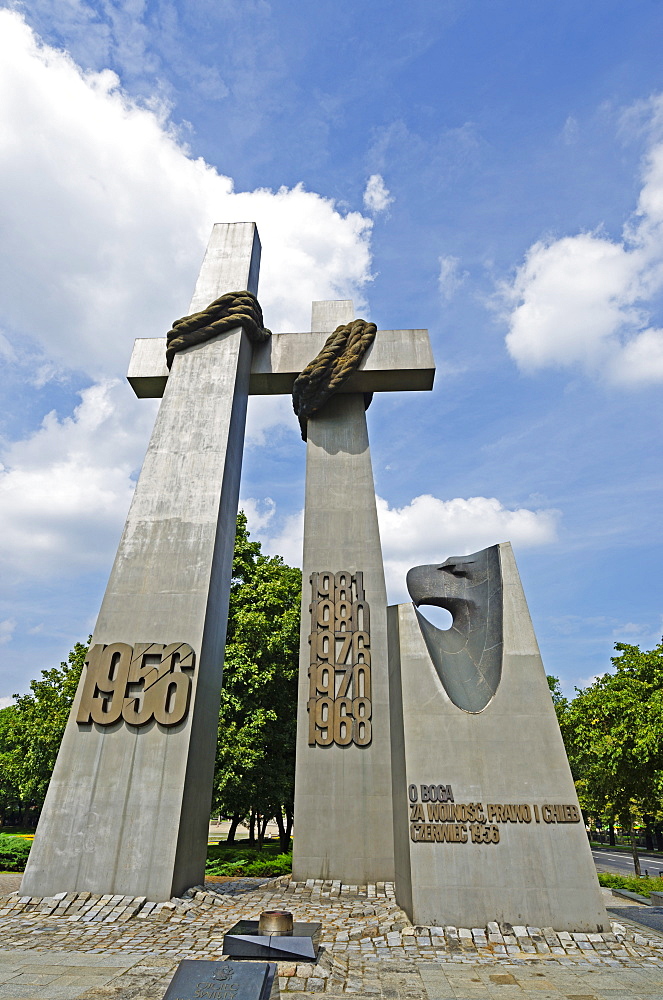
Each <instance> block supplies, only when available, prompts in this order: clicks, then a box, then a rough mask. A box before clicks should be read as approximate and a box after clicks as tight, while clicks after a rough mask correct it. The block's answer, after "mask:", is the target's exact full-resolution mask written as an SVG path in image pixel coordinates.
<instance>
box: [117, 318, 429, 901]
mask: <svg viewBox="0 0 663 1000" xmlns="http://www.w3.org/2000/svg"><path fill="white" fill-rule="evenodd" d="M353 318H354V310H353V304H352V302H351V301H348V300H340V301H330V302H314V303H313V310H312V317H311V331H312V332H310V333H282V334H273V335H272V337H271V339H270V340H269V341H267V342H265V343H263V344H259V345H257V346H256V347H255V348H254V352H253V362H252V366H251V378H250V382H249V392H250V393H251V394H254V395H268V394H275V393H290V392H291V391H292V387H293V383H294V381H295V378H296V377H297V375H298V374H299V373H300V372H301V371H302V370H303V369H304V368H305V367H306V365H307V364H308V362H309V361H311V360H312V359H313V358H314V357H315V356H316V355H317V354H318V352H319V351H320V350H321V348H322V347H323V345H324V343H325V340H326V338H327V336H328V334H329V333H330V332H331V331H332V330H334V329H336V327H337V326H338V325H339V324H341V323H348V322H350V321H351V320H352V319H353ZM163 356H164V342H163V341H155V340H142V341H137V342H136V349H135V351H134V356H133V359H132V363H131V366H130V370H129V381H130V382H131V384H132V385H133V387H134V390H135V391H136V393H137V394H138V395H139V396H153V395H154V396H158V395H161V393H162V392H163V391H164V386H165V384H166V381H167V379H168V371H167V369H166V367H165V364H164V362H163ZM434 374H435V363H434V361H433V356H432V352H431V347H430V342H429V339H428V332H427V331H426V330H381V331H379V332H378V334H377V336H376V338H375V340H374V342H373V344H372V345H371V347H370V348H369V349H368V351H367V352H366V354H365V356H364V358H363V360H362V362H361V365H360V367H359V370H358V371H356V372H355V373H354V374H353V375H352V376H351V377H350V378H349V379H348V381H347V382H346V383H345V384H344V385H343V387H342V388H341V390H340V391H339V393H338V394H337V395H335V396H333V397H332V398H331V399H330V400H329V401H328V402H327V403H325V405H324V406H323V408H322V409H321V410H320V411H319V412H318V413H317V414H315V415H314V416H313V417H311V418H310V419H309V421H308V433H307V452H306V454H307V457H306V500H305V513H304V556H303V587H302V624H301V654H300V672H299V678H300V679H299V697H298V724H297V764H296V777H295V840H294V857H293V875H294V877H295V878H296V879H298V880H303V879H308V878H332V879H341V880H342V881H344V882H346V883H350V884H364V883H367V882H375V881H392V880H393V879H394V844H393V831H392V820H391V814H392V776H391V754H392V747H391V743H392V731H391V721H390V704H389V689H388V676H387V663H388V656H387V614H386V607H387V598H386V588H385V581H384V569H383V565H382V550H381V546H380V534H379V529H378V521H377V510H376V504H375V488H374V484H373V471H372V467H371V457H370V451H369V445H368V432H367V428H366V412H365V401H364V393H365V392H384V391H390V390H407V389H410V390H426V389H431V388H432V386H433V378H434ZM330 574H331V575H332V576H333V581H332V585H331V589H332V594H331V601H330V600H329V596H330V595H329V576H330ZM357 574H359V576H358V575H357ZM344 575H345V576H347V577H349V578H350V579H349V581H347V582H348V585H349V591H350V593H349V594H348V595H346V594H345V593H343V586H342V583H343V576H344ZM313 580H315V586H316V587H318V591H317V592H315V593H314V592H313V590H312V588H313V586H314V583H313ZM321 581H323V583H322V584H321ZM337 583H338V586H337ZM324 585H326V586H327V590H326V592H325V595H323V594H321V593H320V586H324ZM358 587H359V588H360V589H362V590H363V594H362V595H361V596H362V597H363V603H364V607H365V617H364V620H362V621H359V622H357V623H355V624H356V625H357V626H358V627H356V628H352V629H351V624H352V623H351V622H348V620H347V619H346V620H345V622H343V623H341V624H340V626H339V628H338V629H335V628H334V629H329V628H328V627H324V624H325V623H324V615H325V614H326V615H328V614H329V611H330V606H331V604H334V605H335V606H336V605H337V604H338V605H339V607H340V608H341V610H342V609H343V605H344V604H346V603H347V601H346V597H348V596H349V597H353V598H354V600H353V601H351V603H353V604H358V603H359V601H357V600H356V598H357V597H358V596H360V595H358V594H357V589H358ZM325 596H326V597H327V600H325V599H324V597H325ZM337 597H338V598H339V600H335V598H337ZM319 609H320V615H318V611H319ZM359 613H360V614H364V612H362V611H361V610H360V611H359ZM345 629H347V630H348V631H351V632H352V633H354V635H351V636H348V635H346V634H344V635H339V634H338V633H340V632H344V630H345ZM330 631H333V632H335V633H337V634H335V635H334V638H333V645H334V650H333V654H334V655H333V657H332V669H331V672H330V670H329V667H328V666H327V664H329V656H330V649H329V632H330ZM325 645H326V649H322V646H325ZM359 646H362V647H363V651H362V650H361V649H359V648H358V647H359ZM325 657H326V659H325ZM366 661H369V663H368V664H367V665H366V666H364V667H362V666H360V664H361V663H364V664H365V663H366ZM350 668H354V669H352V670H351V669H350ZM330 673H331V676H332V679H331V680H330ZM350 673H352V674H353V677H352V678H351V679H350V678H349V676H348V675H349V674H350ZM332 688H333V690H332ZM367 695H368V697H367ZM357 699H358V700H357ZM355 710H356V712H355ZM394 710H396V711H397V710H398V706H394ZM330 713H331V717H330ZM353 713H355V714H356V715H357V718H355V714H353ZM366 713H368V716H369V717H368V718H365V719H364V720H363V721H362V718H361V716H362V715H365V714H366ZM334 715H336V716H339V717H338V718H336V719H335V718H334ZM341 715H347V716H349V719H348V721H345V722H344V721H343V720H342V719H341V718H340V716H341ZM325 721H329V726H326V725H325V724H324V723H325ZM399 793H400V790H399Z"/></svg>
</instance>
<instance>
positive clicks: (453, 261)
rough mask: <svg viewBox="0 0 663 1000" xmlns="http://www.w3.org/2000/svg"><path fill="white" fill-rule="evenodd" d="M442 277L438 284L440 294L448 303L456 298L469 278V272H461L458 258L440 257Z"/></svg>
mask: <svg viewBox="0 0 663 1000" xmlns="http://www.w3.org/2000/svg"><path fill="white" fill-rule="evenodd" d="M439 263H440V276H439V278H438V283H439V286H440V292H441V293H442V296H443V298H445V299H446V300H447V302H448V301H449V300H450V299H452V298H453V297H454V295H455V294H456V292H457V291H458V289H459V288H460V286H461V285H462V283H463V282H464V281H465V279H466V278H467V271H462V272H461V271H460V269H459V267H458V265H459V264H460V261H459V260H458V257H451V256H448V257H440V261H439Z"/></svg>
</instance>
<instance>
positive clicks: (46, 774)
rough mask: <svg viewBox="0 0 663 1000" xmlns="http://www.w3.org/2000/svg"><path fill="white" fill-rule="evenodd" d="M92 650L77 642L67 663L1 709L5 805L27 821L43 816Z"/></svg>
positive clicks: (0, 787)
mask: <svg viewBox="0 0 663 1000" xmlns="http://www.w3.org/2000/svg"><path fill="white" fill-rule="evenodd" d="M87 649H88V647H87V645H84V644H83V643H81V642H77V643H76V645H75V646H74V648H73V649H72V651H71V652H70V653H69V656H68V658H67V662H66V663H65V662H63V663H61V664H60V666H59V667H53V668H52V669H51V670H42V674H41V679H40V680H35V681H31V682H30V692H29V693H28V694H24V695H14V697H15V698H16V703H15V704H14V705H10V706H9V707H8V708H5V709H3V710H2V712H0V808H2V809H3V815H7V813H18V814H19V815H20V821H21V823H22V824H24V825H28V824H32V825H34V824H35V823H36V821H37V818H38V816H39V811H40V809H41V807H42V804H43V802H44V797H45V795H46V789H47V788H48V783H49V781H50V779H51V774H52V771H53V767H54V766H55V759H56V757H57V754H58V750H59V748H60V742H61V740H62V734H63V733H64V727H65V725H66V723H67V719H68V717H69V710H70V708H71V705H72V702H73V700H74V695H75V694H76V687H77V686H78V679H79V677H80V675H81V670H82V669H83V664H84V663H85V657H86V655H87Z"/></svg>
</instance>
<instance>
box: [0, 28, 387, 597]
mask: <svg viewBox="0 0 663 1000" xmlns="http://www.w3.org/2000/svg"><path fill="white" fill-rule="evenodd" d="M0 137H1V150H2V151H1V153H0V207H1V210H2V215H3V226H2V231H1V232H0V253H1V254H2V258H3V260H4V262H5V266H4V267H3V268H2V269H0V301H2V303H3V305H2V334H1V336H2V344H5V345H8V350H9V356H8V358H7V361H8V363H14V362H15V363H17V364H20V365H21V366H22V367H31V369H32V372H33V374H32V376H31V384H32V385H33V386H39V385H43V384H44V383H46V382H48V381H49V380H50V379H53V378H54V377H55V378H61V377H67V376H68V375H71V372H72V370H74V371H78V372H79V373H80V372H84V373H86V375H87V376H88V378H86V379H85V381H88V379H91V380H92V381H93V383H94V384H93V385H92V386H91V387H89V388H87V389H85V390H84V391H83V392H82V394H81V396H82V401H81V404H80V405H79V406H78V407H77V408H76V410H75V412H74V413H73V414H72V415H70V416H67V415H62V414H61V415H60V416H57V415H56V414H55V413H51V414H49V415H48V416H47V417H46V418H45V420H44V423H43V426H42V427H41V428H39V429H38V430H37V431H36V432H35V433H33V434H31V435H28V436H27V437H26V438H25V439H24V440H20V441H17V442H16V443H15V444H14V445H12V446H10V447H8V448H7V449H6V454H5V455H4V456H3V461H4V463H5V466H6V468H5V470H4V472H3V473H2V475H1V477H0V515H1V517H2V523H3V537H4V544H3V551H2V556H1V561H2V563H3V564H4V566H5V568H6V570H7V571H9V572H11V573H17V574H21V575H23V576H26V575H30V574H32V575H34V576H35V577H38V578H46V577H49V576H52V575H54V574H57V575H63V576H64V575H69V574H74V573H76V572H78V571H80V570H83V569H91V568H93V567H95V568H96V567H98V566H101V565H105V564H107V563H108V562H109V560H110V558H111V556H112V552H113V548H114V546H115V544H116V541H117V538H118V536H119V531H120V528H121V525H122V521H123V519H124V516H125V513H126V510H127V507H128V504H129V501H130V497H131V492H132V489H133V481H132V478H131V476H132V473H134V472H135V470H136V468H137V467H138V465H139V464H140V461H141V458H142V455H143V453H144V448H145V443H146V440H147V437H148V435H149V430H150V427H151V424H152V421H153V414H154V407H153V406H151V405H150V404H149V403H146V401H137V400H135V399H134V398H133V396H132V395H131V392H130V390H128V388H127V386H126V383H124V382H122V383H121V384H120V383H115V382H113V381H110V382H109V381H108V379H109V378H111V379H115V378H117V377H120V378H122V377H123V376H124V373H125V371H126V365H127V362H128V359H129V356H130V353H131V347H132V343H133V340H134V338H135V337H137V336H142V337H145V336H148V337H149V336H162V335H163V334H164V333H165V331H166V330H167V329H168V328H169V327H170V325H171V322H172V320H173V319H174V318H176V317H178V316H181V315H183V314H184V313H185V312H186V309H187V307H188V303H189V300H190V297H191V294H192V291H193V286H194V282H195V278H196V274H197V271H198V268H199V265H200V261H201V260H202V256H203V252H204V247H205V244H206V241H207V238H208V236H209V233H210V231H211V227H212V224H213V223H214V222H216V221H233V220H245V219H252V220H255V221H256V222H257V223H258V229H259V232H260V237H261V242H262V250H263V252H262V268H261V277H260V300H261V304H262V306H263V311H264V314H265V320H266V322H267V324H268V326H270V327H271V328H272V329H273V330H275V331H280V330H283V331H287V330H295V331H296V330H306V329H308V328H309V326H310V310H311V301H312V300H313V299H325V298H354V299H355V300H356V302H357V305H358V307H361V306H362V304H363V303H362V288H363V286H364V284H365V283H366V282H367V281H368V280H369V279H370V233H371V225H372V223H371V221H370V220H369V219H367V218H365V217H364V216H362V215H361V214H359V213H357V212H350V213H347V214H342V213H341V212H340V211H339V210H338V209H337V208H336V206H335V203H334V202H333V201H332V200H330V199H326V198H323V197H321V196H320V195H318V194H316V193H314V192H310V191H306V190H305V189H304V187H303V186H302V185H297V186H295V187H294V188H290V189H288V188H281V189H279V190H277V191H271V190H268V189H259V190H256V191H251V192H237V191H235V190H234V187H233V182H232V179H231V178H229V177H224V176H222V175H220V174H219V173H217V171H216V170H215V169H214V168H213V167H211V166H209V165H208V164H207V163H205V162H204V161H203V160H202V159H193V158H192V157H191V156H190V155H189V153H188V151H187V149H186V147H185V146H184V145H183V144H182V143H181V142H180V140H179V139H178V136H177V134H176V133H175V131H174V129H173V128H172V126H171V124H170V123H169V121H168V119H167V115H166V111H165V110H164V109H163V108H161V109H159V108H158V107H157V108H156V109H155V108H153V109H151V110H150V109H148V108H146V107H145V106H140V105H139V104H137V103H136V102H134V101H132V100H131V99H130V98H129V97H127V95H126V94H124V93H123V92H122V91H121V89H120V87H119V84H118V79H117V77H116V76H115V74H113V73H112V72H110V71H103V72H100V73H94V72H83V71H82V70H81V69H80V68H79V67H78V66H77V65H76V64H75V63H74V62H73V60H72V59H71V58H70V57H69V56H68V55H67V54H66V53H63V52H61V51H58V50H56V49H53V48H51V47H49V46H47V45H44V44H42V43H41V42H40V40H39V39H38V38H37V37H36V36H35V35H34V33H33V32H32V31H31V30H30V29H29V28H28V26H27V25H26V24H25V22H24V20H23V19H22V18H21V16H20V15H19V14H18V13H17V12H15V11H10V10H6V9H0ZM0 348H1V345H0ZM77 377H78V376H77ZM78 384H80V381H79V383H78ZM279 426H285V427H290V428H291V429H292V431H293V433H297V424H296V420H295V419H294V416H293V415H292V413H291V407H290V402H289V400H288V399H286V398H284V397H264V398H262V399H256V400H253V401H252V403H251V408H250V415H249V421H248V426H247V441H248V442H249V443H256V444H264V443H265V442H266V441H267V440H269V436H270V434H271V433H274V430H275V428H278V427H279ZM6 579H7V577H6Z"/></svg>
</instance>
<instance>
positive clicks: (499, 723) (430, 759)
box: [389, 543, 608, 932]
mask: <svg viewBox="0 0 663 1000" xmlns="http://www.w3.org/2000/svg"><path fill="white" fill-rule="evenodd" d="M496 549H497V551H498V556H499V565H500V568H501V578H502V579H501V586H502V594H503V620H502V636H503V653H502V671H501V680H500V681H499V683H498V685H497V688H496V690H495V693H494V695H493V696H492V698H491V699H490V700H489V701H488V703H487V704H486V705H485V707H484V708H483V709H481V710H480V711H465V710H463V709H462V708H459V707H458V706H457V704H454V701H453V700H452V698H451V697H450V694H449V693H448V692H447V690H445V687H444V683H443V678H444V671H443V672H442V676H441V675H440V673H439V672H438V670H439V664H438V669H436V665H435V664H434V662H433V660H432V658H431V655H430V653H429V648H428V646H427V644H426V640H425V638H424V635H423V633H422V629H421V627H420V623H419V621H418V619H417V614H416V611H415V608H414V607H413V606H412V605H400V606H398V607H392V608H390V609H389V648H390V657H391V659H390V679H391V685H392V691H391V707H392V735H393V753H394V765H393V768H394V835H395V851H396V894H397V899H398V901H399V903H400V904H401V906H403V908H404V909H405V910H406V912H407V913H408V914H409V915H410V917H411V918H412V920H413V921H414V922H415V923H417V924H440V925H446V924H453V925H457V924H465V925H472V926H475V925H476V926H481V925H483V924H485V923H486V922H487V921H488V920H499V921H508V922H509V923H511V924H514V925H516V924H517V925H536V926H538V927H542V926H554V927H555V928H556V929H559V930H573V931H590V932H597V931H598V930H605V929H607V927H608V918H607V915H606V911H605V907H604V904H603V902H602V898H601V895H600V891H599V888H598V885H597V881H596V874H595V869H594V864H593V860H592V856H591V852H590V849H589V844H588V841H587V835H586V833H585V829H584V825H583V823H582V821H581V815H580V812H579V809H578V800H577V796H576V792H575V788H574V784H573V780H572V777H571V772H570V769H569V765H568V761H567V758H566V753H565V750H564V745H563V743H562V739H561V735H560V732H559V726H558V725H557V719H556V716H555V711H554V708H553V704H552V700H551V697H550V692H549V689H548V684H547V681H546V675H545V672H544V668H543V664H542V662H541V657H540V654H539V649H538V645H537V642H536V637H535V635H534V630H533V628H532V623H531V619H530V616H529V611H528V609H527V604H526V601H525V596H524V594H523V590H522V586H521V583H520V578H519V575H518V570H517V568H516V564H515V560H514V558H513V552H512V550H511V546H510V544H508V543H505V544H501V545H499V546H496ZM469 558H474V557H469ZM448 562H449V563H451V562H452V560H449V561H448ZM456 571H457V572H458V574H459V577H458V580H459V584H462V583H464V582H466V580H467V578H466V577H464V576H463V575H462V574H463V573H467V572H468V567H467V566H463V560H462V559H460V560H458V566H457V567H456ZM419 583H420V584H421V580H419ZM494 584H495V581H493V586H492V593H493V595H495V594H497V593H499V589H496V588H495V586H494ZM415 589H416V588H415ZM424 589H425V588H424ZM440 592H441V591H440ZM459 593H460V589H459ZM424 596H426V595H424V594H422V593H420V594H419V597H418V598H417V599H422V597H424ZM436 603H443V602H442V601H438V602H436ZM443 606H444V605H443ZM450 607H451V610H452V614H454V619H456V618H457V617H459V616H460V610H459V609H458V607H455V608H454V607H453V606H450ZM424 613H425V609H424ZM493 626H494V627H495V623H493ZM474 627H475V629H476V627H477V623H476V622H475V623H474ZM471 631H472V630H470V633H471ZM461 632H462V629H461ZM470 633H468V634H470ZM496 634H497V633H496ZM493 638H494V637H493ZM454 641H455V642H456V644H457V645H458V644H459V643H461V642H462V635H461V634H460V633H459V635H458V636H456V639H455V640H454ZM482 641H483V640H482ZM491 641H492V640H491ZM429 645H430V638H429ZM454 648H455V647H454ZM444 655H445V654H444V651H443V650H442V652H441V656H442V659H444ZM475 659H476V660H477V662H480V657H479V658H476V657H475ZM494 681H495V675H494V671H493V673H492V676H491V679H490V683H491V684H493V685H494ZM456 695H457V692H456ZM456 700H457V701H458V700H459V699H458V697H456ZM401 703H402V714H401V713H400V712H399V705H400V704H401ZM422 786H423V788H422ZM431 786H432V788H431ZM427 800H428V801H427ZM477 804H481V810H482V812H481V813H479V812H477V811H476V810H477ZM551 806H557V807H558V809H557V810H555V809H551ZM458 807H462V808H461V811H460V813H459V812H455V811H454V810H456V809H457V808H458ZM507 807H508V808H507ZM559 807H563V808H562V809H560V808H559ZM463 810H464V811H465V812H464V814H463ZM473 811H474V812H473ZM481 816H483V819H484V820H485V822H484V821H482V819H481V818H480V817H481ZM441 827H445V828H446V831H445V832H444V833H442V831H441V829H440V828H441ZM492 831H495V838H497V837H499V842H495V839H493V833H492ZM488 835H489V836H490V838H491V839H490V840H488V842H486V838H487V836H488ZM435 838H439V839H435ZM447 838H449V839H447ZM475 838H476V840H475Z"/></svg>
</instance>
